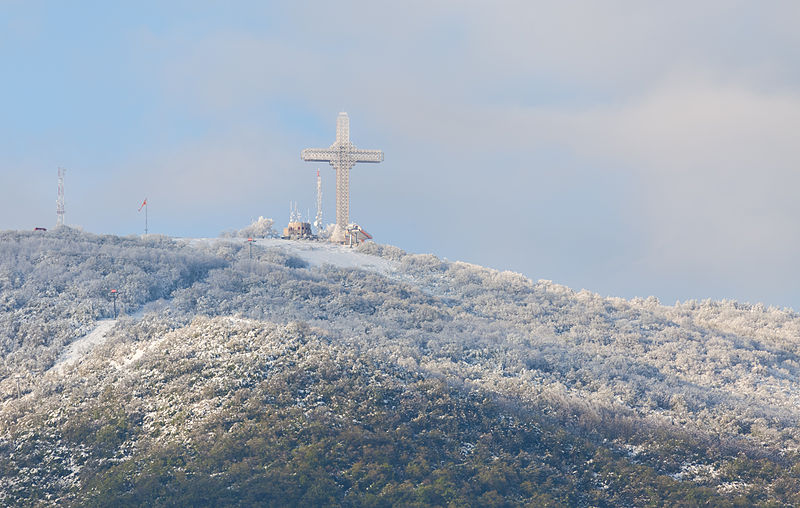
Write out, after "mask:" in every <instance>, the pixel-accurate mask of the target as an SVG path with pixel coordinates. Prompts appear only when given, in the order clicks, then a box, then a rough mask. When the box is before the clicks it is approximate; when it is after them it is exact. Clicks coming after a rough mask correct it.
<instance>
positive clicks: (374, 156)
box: [352, 150, 383, 162]
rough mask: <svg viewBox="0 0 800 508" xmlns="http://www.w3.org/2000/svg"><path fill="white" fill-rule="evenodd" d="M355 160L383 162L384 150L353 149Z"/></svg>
mask: <svg viewBox="0 0 800 508" xmlns="http://www.w3.org/2000/svg"><path fill="white" fill-rule="evenodd" d="M352 154H353V159H354V160H355V162H383V152H382V151H381V150H353V151H352Z"/></svg>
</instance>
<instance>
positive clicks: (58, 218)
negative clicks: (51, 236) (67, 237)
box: [56, 168, 67, 227]
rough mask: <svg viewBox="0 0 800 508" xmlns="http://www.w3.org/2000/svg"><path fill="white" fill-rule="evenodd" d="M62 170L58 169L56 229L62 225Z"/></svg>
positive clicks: (63, 170)
mask: <svg viewBox="0 0 800 508" xmlns="http://www.w3.org/2000/svg"><path fill="white" fill-rule="evenodd" d="M66 172H67V170H66V169H64V168H58V199H57V200H56V227H58V226H63V225H64V174H65V173H66Z"/></svg>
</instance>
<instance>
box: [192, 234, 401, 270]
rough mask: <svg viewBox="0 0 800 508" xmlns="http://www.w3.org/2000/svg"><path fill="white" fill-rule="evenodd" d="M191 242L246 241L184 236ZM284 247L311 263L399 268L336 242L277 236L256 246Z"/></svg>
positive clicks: (258, 240) (344, 266) (242, 239)
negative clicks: (284, 238) (283, 238)
mask: <svg viewBox="0 0 800 508" xmlns="http://www.w3.org/2000/svg"><path fill="white" fill-rule="evenodd" d="M183 240H187V241H188V242H189V244H190V245H191V244H192V243H213V242H230V243H239V242H241V243H243V244H244V243H246V242H247V240H246V239H244V238H193V239H190V238H184V239H183ZM259 247H261V248H280V249H283V250H284V251H285V252H286V253H288V254H290V255H292V256H296V257H298V258H301V259H303V260H304V261H305V262H307V263H308V264H309V265H311V266H322V265H333V266H338V267H339V268H356V269H359V270H367V271H370V272H376V273H379V274H382V275H390V274H392V273H393V272H395V271H397V269H398V263H397V262H396V261H392V260H389V259H383V258H380V257H377V256H372V255H370V254H364V253H363V252H357V251H356V250H354V249H352V248H350V247H347V246H344V245H339V244H335V243H330V242H321V241H312V240H281V239H277V238H258V239H257V240H256V241H255V245H253V249H254V250H255V249H256V248H259Z"/></svg>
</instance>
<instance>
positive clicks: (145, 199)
mask: <svg viewBox="0 0 800 508" xmlns="http://www.w3.org/2000/svg"><path fill="white" fill-rule="evenodd" d="M146 204H147V198H144V201H142V206H140V207H139V209H138V210H136V211H137V212H141V211H142V208H144V206H145V205H146Z"/></svg>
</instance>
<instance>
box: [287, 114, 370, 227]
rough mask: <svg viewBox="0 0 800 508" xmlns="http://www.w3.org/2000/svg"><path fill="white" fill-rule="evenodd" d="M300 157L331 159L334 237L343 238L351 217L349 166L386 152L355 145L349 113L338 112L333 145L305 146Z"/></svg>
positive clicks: (308, 160) (323, 160) (319, 159)
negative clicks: (327, 146) (333, 176)
mask: <svg viewBox="0 0 800 508" xmlns="http://www.w3.org/2000/svg"><path fill="white" fill-rule="evenodd" d="M300 158H301V159H303V160H304V161H307V162H328V163H330V165H331V166H333V169H335V170H336V230H337V231H335V232H334V238H333V239H334V240H343V239H344V232H345V231H346V230H347V224H348V222H349V220H350V168H352V167H353V166H355V164H356V162H383V152H382V151H380V150H359V149H358V148H356V147H355V145H353V143H351V142H350V118H348V116H347V113H339V117H338V118H337V119H336V142H335V143H334V144H332V145H331V146H330V148H306V149H305V150H303V151H302V152H301V154H300ZM339 236H341V238H338V237H339Z"/></svg>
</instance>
